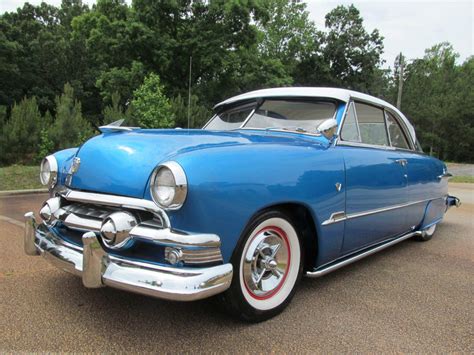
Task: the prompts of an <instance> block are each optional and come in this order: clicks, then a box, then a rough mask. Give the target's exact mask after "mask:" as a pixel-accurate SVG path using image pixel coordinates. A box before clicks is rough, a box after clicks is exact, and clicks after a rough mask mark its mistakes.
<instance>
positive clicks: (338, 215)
mask: <svg viewBox="0 0 474 355" xmlns="http://www.w3.org/2000/svg"><path fill="white" fill-rule="evenodd" d="M438 198H442V197H438ZM431 200H436V198H428V199H425V200H419V201H415V202H408V203H402V204H399V205H393V206H388V207H382V208H376V209H374V210H369V211H364V212H357V213H351V214H345V213H344V212H334V213H332V214H331V216H330V217H329V218H328V219H327V220H325V221H324V222H323V223H322V224H321V225H323V226H326V225H328V224H333V223H337V222H342V221H345V220H348V219H353V218H359V217H365V216H369V215H371V214H376V213H381V212H386V211H391V210H396V209H399V208H404V207H408V206H412V205H417V204H419V203H423V202H428V201H431ZM343 214H344V216H343Z"/></svg>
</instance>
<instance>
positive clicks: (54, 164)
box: [39, 155, 58, 189]
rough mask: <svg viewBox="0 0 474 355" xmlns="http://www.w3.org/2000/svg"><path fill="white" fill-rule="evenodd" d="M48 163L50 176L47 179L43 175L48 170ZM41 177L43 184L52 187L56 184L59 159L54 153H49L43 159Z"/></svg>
mask: <svg viewBox="0 0 474 355" xmlns="http://www.w3.org/2000/svg"><path fill="white" fill-rule="evenodd" d="M46 163H48V166H49V178H48V179H47V180H46V179H44V176H43V175H44V173H45V171H46V170H45V166H46ZM39 178H40V182H41V184H42V185H44V186H48V187H49V188H50V189H52V188H53V187H54V186H55V185H56V182H57V179H58V161H57V160H56V158H55V157H54V155H48V156H47V157H45V158H44V159H43V160H42V161H41V164H40V174H39Z"/></svg>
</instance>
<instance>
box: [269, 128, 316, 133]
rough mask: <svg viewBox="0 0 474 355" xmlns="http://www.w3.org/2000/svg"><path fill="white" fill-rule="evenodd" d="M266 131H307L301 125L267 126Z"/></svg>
mask: <svg viewBox="0 0 474 355" xmlns="http://www.w3.org/2000/svg"><path fill="white" fill-rule="evenodd" d="M265 130H266V131H291V132H301V133H307V132H308V131H307V130H305V129H304V128H301V127H267V128H265Z"/></svg>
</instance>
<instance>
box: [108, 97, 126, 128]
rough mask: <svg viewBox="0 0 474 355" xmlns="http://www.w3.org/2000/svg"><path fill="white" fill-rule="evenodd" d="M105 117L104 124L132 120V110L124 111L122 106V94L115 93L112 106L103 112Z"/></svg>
mask: <svg viewBox="0 0 474 355" xmlns="http://www.w3.org/2000/svg"><path fill="white" fill-rule="evenodd" d="M102 114H103V115H104V124H108V123H112V122H115V121H118V120H122V119H123V120H127V122H128V119H129V118H130V116H129V115H130V110H126V109H124V107H123V106H122V105H121V104H120V94H119V93H118V92H114V93H113V94H112V97H111V104H110V105H107V106H106V107H105V108H104V110H103V111H102Z"/></svg>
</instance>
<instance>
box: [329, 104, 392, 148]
mask: <svg viewBox="0 0 474 355" xmlns="http://www.w3.org/2000/svg"><path fill="white" fill-rule="evenodd" d="M357 102H362V103H363V104H369V105H371V106H375V107H377V108H380V109H381V110H382V111H384V108H385V107H384V106H382V105H378V104H375V103H371V102H370V101H367V100H359V99H357ZM354 103H355V101H354V100H353V99H352V98H351V100H350V102H349V103H348V104H347V105H346V107H349V105H350V104H354ZM347 111H348V110H346V115H344V116H343V117H342V121H341V124H340V126H341V130H342V126H343V125H344V122H346V116H347ZM354 112H355V115H356V121H357V126H358V125H359V118H358V116H357V110H356V109H355V107H354ZM384 121H385V113H384ZM385 133H386V134H387V136H389V135H388V131H387V126H386V125H385ZM339 138H340V135H339V134H338V139H337V140H336V142H335V145H336V146H337V145H341V146H348V147H359V148H374V149H383V150H395V149H394V147H392V146H391V145H377V144H369V143H362V142H353V141H345V140H342V139H339ZM359 138H360V139H361V140H362V137H361V136H360V131H359Z"/></svg>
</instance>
